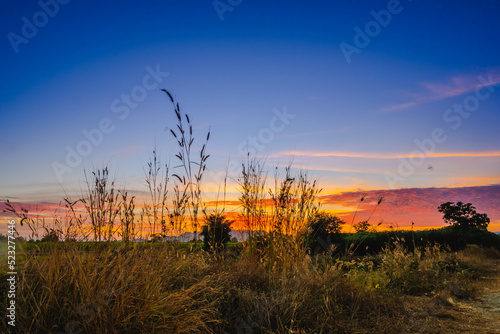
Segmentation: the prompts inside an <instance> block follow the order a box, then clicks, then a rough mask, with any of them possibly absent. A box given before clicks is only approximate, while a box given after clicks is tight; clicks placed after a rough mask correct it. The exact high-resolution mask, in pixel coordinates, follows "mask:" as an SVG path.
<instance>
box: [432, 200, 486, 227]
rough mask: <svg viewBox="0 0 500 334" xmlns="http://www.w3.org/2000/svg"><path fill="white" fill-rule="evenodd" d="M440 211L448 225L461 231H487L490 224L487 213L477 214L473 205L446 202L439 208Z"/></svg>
mask: <svg viewBox="0 0 500 334" xmlns="http://www.w3.org/2000/svg"><path fill="white" fill-rule="evenodd" d="M438 211H439V212H441V213H443V219H444V221H445V222H446V223H447V224H451V225H452V226H454V227H456V228H460V229H480V230H486V229H487V228H488V224H489V223H490V219H489V218H488V216H487V215H486V214H485V213H477V212H476V208H475V207H474V206H472V204H471V203H467V204H464V203H462V202H457V204H455V203H452V202H446V203H443V204H441V205H440V206H439V207H438Z"/></svg>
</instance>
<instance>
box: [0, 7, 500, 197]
mask: <svg viewBox="0 0 500 334" xmlns="http://www.w3.org/2000/svg"><path fill="white" fill-rule="evenodd" d="M42 2H43V1H42ZM220 2H221V3H227V1H220ZM235 2H236V1H233V3H235ZM44 3H45V2H44ZM391 3H392V4H394V3H395V2H393V1H389V2H388V1H336V2H333V1H314V2H311V1H272V2H270V1H255V0H252V1H250V0H243V1H241V4H239V5H237V6H235V7H234V8H233V10H232V11H226V12H225V13H223V17H224V20H223V21H221V20H220V17H219V15H218V13H217V11H216V9H215V8H214V6H213V2H212V1H156V0H150V1H144V2H133V3H131V2H124V1H99V2H98V1H77V0H73V1H70V2H69V3H68V4H64V5H59V9H58V13H57V14H56V15H55V16H54V17H51V18H49V19H48V22H47V24H46V25H44V26H42V27H40V28H38V30H39V31H38V33H37V34H36V35H35V36H33V37H31V38H27V41H28V43H27V44H20V45H18V52H17V53H16V52H15V50H14V49H15V48H14V47H13V46H12V43H11V42H10V41H9V36H10V38H11V39H12V36H13V35H12V34H10V33H14V34H16V35H19V36H22V28H23V25H24V24H25V23H24V22H23V20H22V19H23V17H26V18H27V20H28V21H30V22H33V16H34V15H35V16H36V15H37V13H38V12H40V11H41V10H42V9H41V7H40V5H39V4H38V3H37V2H36V1H3V2H2V4H1V5H0V22H1V23H0V27H1V30H0V32H1V33H2V36H3V37H2V42H1V43H0V54H1V55H2V60H3V61H2V62H1V63H0V73H1V74H2V80H1V83H0V85H1V86H0V113H1V117H2V118H1V119H2V122H1V129H0V156H1V159H2V160H1V164H0V189H1V193H0V196H17V197H22V198H30V197H37V198H42V197H49V196H59V194H60V192H61V189H65V190H67V191H68V189H72V187H75V185H76V184H77V182H78V181H79V180H81V179H82V175H83V168H87V169H89V168H91V166H92V165H96V166H101V165H103V164H109V165H110V166H111V167H112V169H114V170H115V171H116V174H117V175H118V176H119V178H123V179H126V182H127V186H128V187H131V188H136V189H139V188H140V187H141V184H142V183H144V182H143V181H142V178H143V166H144V165H145V163H146V161H147V159H148V155H149V152H150V151H151V150H152V149H153V147H154V145H155V142H156V145H157V146H158V149H159V151H160V152H161V155H162V157H163V158H164V159H166V160H168V159H169V157H170V156H172V154H173V153H175V147H174V142H173V141H172V138H171V137H170V136H169V134H168V133H166V132H165V131H164V129H165V127H169V126H174V124H175V117H174V114H173V113H172V110H171V105H170V104H169V101H168V99H167V97H166V96H165V94H163V93H162V92H160V91H159V88H166V89H168V90H170V91H172V92H173V93H174V94H175V96H176V98H177V100H178V101H179V102H180V104H181V107H182V108H183V110H184V111H186V112H188V113H189V114H190V116H191V117H192V119H193V121H194V123H195V125H196V131H199V133H200V137H199V138H200V139H201V137H203V136H204V134H205V132H206V131H207V130H208V127H209V126H211V130H212V140H211V142H210V144H209V153H211V154H212V156H211V159H210V161H209V167H210V169H211V171H221V170H223V169H224V168H225V165H226V164H227V162H228V160H229V159H231V160H232V161H233V163H236V164H237V163H239V162H240V161H241V155H240V153H241V152H239V151H240V150H239V149H238V148H239V147H241V145H242V143H244V141H245V140H247V139H248V137H249V136H258V134H259V133H261V131H262V129H264V128H266V127H269V126H270V122H271V121H272V119H273V117H275V116H274V115H275V114H274V113H273V109H275V110H279V111H283V108H286V110H287V112H288V113H290V114H293V115H296V116H295V118H293V119H291V120H290V123H289V124H287V125H286V127H285V128H284V129H283V130H282V131H280V132H276V133H274V135H273V136H274V138H273V140H272V141H270V142H269V143H265V145H264V148H263V149H262V150H261V151H260V152H259V155H262V156H265V157H267V162H268V164H269V165H271V166H272V165H274V164H275V163H278V162H280V163H287V162H288V161H290V160H291V159H292V157H293V159H294V162H295V164H296V165H297V166H303V167H307V168H309V169H311V171H312V173H313V175H314V176H317V177H319V178H320V180H321V181H322V183H323V186H324V188H325V189H327V190H329V191H334V190H349V189H387V188H391V187H392V188H394V187H396V188H406V187H432V186H450V187H456V186H480V185H489V184H499V183H500V173H499V169H498V167H499V162H500V154H499V152H500V146H499V143H500V131H498V124H500V110H499V108H500V86H499V85H498V82H499V81H500V46H499V43H498V36H499V33H500V21H499V20H498V13H500V2H499V1H493V0H489V1H487V0H485V1H440V2H438V3H436V2H435V1H417V0H413V1H408V0H404V1H401V3H400V4H399V5H398V6H397V8H398V13H397V14H392V15H391V21H390V23H389V24H388V25H387V26H386V27H380V32H379V33H377V34H375V36H373V37H372V38H371V40H370V42H369V44H368V45H367V46H366V47H363V48H359V51H360V52H359V53H358V54H352V57H351V62H350V63H348V62H347V61H346V58H345V57H344V55H343V53H342V50H341V48H340V45H341V43H348V44H351V45H355V43H354V38H355V35H356V32H355V30H354V28H355V27H359V28H360V29H361V30H364V29H365V26H366V25H367V23H369V22H371V21H373V20H374V18H373V16H372V15H371V14H370V12H371V11H372V10H374V11H376V12H379V11H380V10H385V9H387V7H388V4H391ZM42 16H43V14H42ZM42 16H40V14H39V15H38V17H39V18H40V17H42ZM9 34H10V35H9ZM157 66H158V67H159V68H160V69H161V71H164V72H168V73H169V76H168V77H166V78H164V79H163V82H162V83H161V84H160V85H159V86H158V88H157V89H155V90H152V91H148V94H147V97H146V98H145V99H144V100H143V101H141V102H139V103H138V106H137V107H136V108H134V109H131V110H130V114H129V115H128V117H126V118H125V119H123V120H121V119H120V118H119V114H117V113H114V112H113V111H112V109H111V104H112V103H113V101H115V100H116V99H120V97H121V95H122V94H130V92H131V90H133V89H134V87H137V86H138V85H142V82H143V78H144V77H145V76H146V75H147V74H148V71H147V70H146V67H150V68H153V69H154V68H156V67H157ZM478 76H483V77H484V78H488V76H491V78H492V83H493V85H491V86H489V89H491V91H490V90H489V89H488V88H486V87H483V88H482V90H481V92H483V93H487V92H490V94H489V96H488V97H487V98H485V99H484V100H482V101H480V104H479V105H478V107H477V108H475V110H474V112H472V113H471V115H470V116H469V117H468V118H466V119H462V120H461V122H462V123H461V124H460V126H459V127H458V128H457V129H453V128H452V125H454V124H455V123H454V122H451V121H450V122H446V121H445V120H444V119H443V115H445V113H446V110H447V109H449V108H451V107H452V106H453V105H454V104H456V103H463V102H464V100H465V99H466V98H467V97H469V96H472V97H473V96H474V89H475V88H476V87H477V86H478V85H480V84H481V82H480V81H479V80H478ZM449 116H450V115H449ZM455 116H456V114H455ZM104 118H108V119H110V120H111V121H112V122H113V126H114V130H113V131H112V132H111V133H109V134H105V135H104V136H103V140H102V143H101V144H99V145H98V146H97V147H95V146H94V147H92V152H91V153H90V154H89V155H88V156H86V157H84V159H83V161H82V163H81V164H79V165H78V166H77V167H75V168H72V169H71V170H72V171H71V172H68V173H64V175H63V176H62V178H60V179H58V177H57V176H56V173H55V172H54V168H53V164H54V162H58V163H62V164H63V163H64V161H65V158H66V154H67V151H66V147H67V146H69V147H71V148H73V149H74V148H75V147H76V146H77V145H78V143H80V142H81V141H82V140H85V137H84V135H83V134H82V131H83V130H87V131H90V130H91V129H94V128H96V127H98V126H99V122H100V121H101V120H102V119H104ZM435 128H441V129H443V131H444V132H445V135H446V136H447V138H446V140H445V141H444V142H442V143H439V144H438V145H436V148H435V152H434V156H428V157H426V158H425V161H424V162H422V163H421V164H418V165H416V166H414V170H413V171H412V172H411V173H410V175H407V176H404V177H402V178H400V179H398V182H397V183H395V184H389V182H388V181H387V176H386V173H391V175H399V174H398V167H399V166H400V165H401V164H402V160H401V159H400V157H407V158H406V160H407V161H408V157H409V156H411V155H412V152H414V151H415V150H416V149H418V146H416V144H415V140H420V141H422V140H425V139H428V138H431V133H432V131H433V129H435ZM198 143H199V142H198ZM292 151H295V153H294V155H293V156H291V155H290V152H292ZM318 155H320V156H318ZM430 166H432V168H429V167H430ZM61 180H62V181H61ZM207 183H209V184H210V183H212V184H213V185H216V183H217V178H215V177H211V178H208V179H207Z"/></svg>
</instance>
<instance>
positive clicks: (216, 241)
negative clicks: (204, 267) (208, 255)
mask: <svg viewBox="0 0 500 334" xmlns="http://www.w3.org/2000/svg"><path fill="white" fill-rule="evenodd" d="M207 222H208V224H207V225H205V226H203V231H202V232H201V235H202V236H203V248H204V249H206V250H216V251H217V250H221V249H223V248H225V247H226V244H227V243H228V242H229V240H230V239H231V234H230V232H231V224H232V223H233V222H232V221H229V220H227V219H226V217H225V216H224V215H223V214H222V213H216V214H211V215H209V216H208V217H207Z"/></svg>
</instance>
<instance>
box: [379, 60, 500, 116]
mask: <svg viewBox="0 0 500 334" xmlns="http://www.w3.org/2000/svg"><path fill="white" fill-rule="evenodd" d="M479 76H482V77H484V78H487V81H488V84H487V86H490V85H496V84H498V83H500V68H495V69H493V70H491V71H489V72H486V73H482V74H481V75H462V76H454V77H451V78H450V79H448V80H447V81H446V82H438V83H433V82H420V83H419V86H420V87H421V88H422V89H423V92H421V93H408V94H407V95H409V96H412V101H408V102H404V103H400V104H395V105H392V106H387V107H384V108H382V111H385V112H391V111H397V110H401V109H406V108H410V107H414V106H417V105H420V104H424V103H427V102H432V101H439V100H442V99H446V98H449V97H453V96H458V95H462V94H465V93H469V92H472V91H474V90H475V89H476V88H478V87H481V86H484V85H485V84H484V83H483V82H481V81H479V80H478V77H479ZM490 78H491V79H490Z"/></svg>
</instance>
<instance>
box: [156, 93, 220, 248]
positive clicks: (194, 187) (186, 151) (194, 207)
mask: <svg viewBox="0 0 500 334" xmlns="http://www.w3.org/2000/svg"><path fill="white" fill-rule="evenodd" d="M163 91H164V92H165V93H166V94H167V95H168V97H169V98H170V101H171V102H172V105H173V107H174V112H175V116H176V117H177V128H174V129H170V133H171V134H172V136H173V137H174V138H175V140H176V141H177V144H178V148H179V151H178V153H177V154H176V155H175V156H176V158H177V159H178V160H179V161H180V163H181V164H180V165H178V166H174V168H181V169H183V173H175V174H172V176H173V177H175V178H176V179H177V181H178V183H177V184H176V187H175V188H174V191H175V192H176V201H175V203H174V205H182V206H184V207H183V208H182V209H181V210H179V211H181V212H182V213H183V211H185V210H186V209H187V210H188V211H189V213H190V215H191V228H192V230H193V231H194V238H195V241H196V242H197V241H198V228H199V225H200V222H199V221H198V219H199V213H200V211H201V210H203V209H204V204H203V200H202V196H201V184H202V179H203V174H204V172H205V170H206V168H207V165H206V161H207V159H208V158H209V157H210V155H209V154H207V153H206V148H207V144H208V140H209V139H210V130H209V131H208V132H207V136H206V140H205V143H204V144H203V146H202V147H201V149H200V151H199V157H197V158H196V159H195V157H194V156H193V154H192V149H193V143H194V137H193V125H192V124H191V120H190V119H189V115H188V114H186V113H183V112H182V111H181V108H180V106H179V103H176V102H175V101H174V98H173V96H172V94H171V93H170V92H168V91H167V90H165V89H163Z"/></svg>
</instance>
